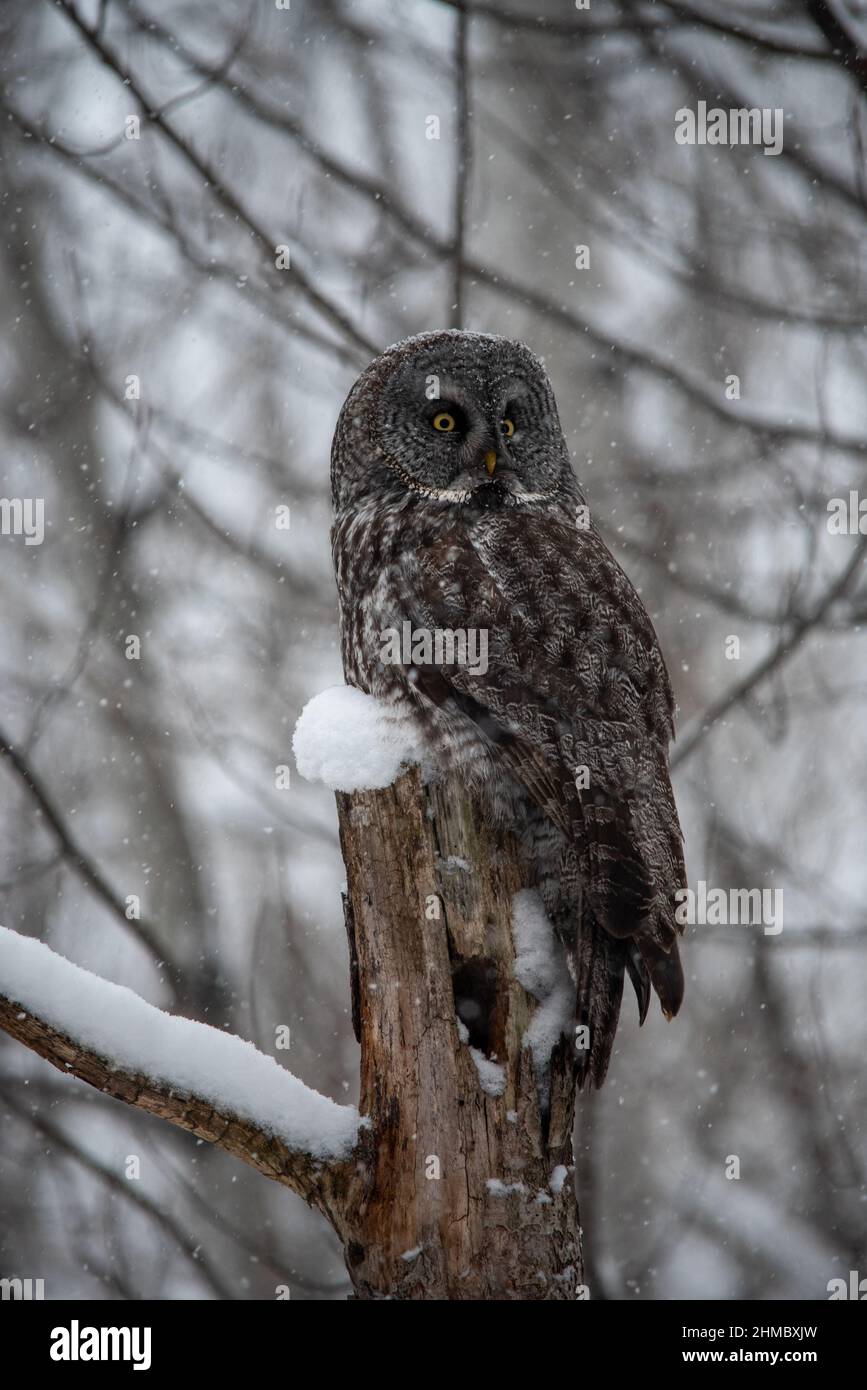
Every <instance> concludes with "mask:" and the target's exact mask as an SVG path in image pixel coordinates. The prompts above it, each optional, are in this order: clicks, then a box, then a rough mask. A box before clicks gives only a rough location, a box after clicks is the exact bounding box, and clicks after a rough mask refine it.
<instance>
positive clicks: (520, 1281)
mask: <svg viewBox="0 0 867 1390" xmlns="http://www.w3.org/2000/svg"><path fill="white" fill-rule="evenodd" d="M337 801H338V812H339V817H340V834H341V844H342V848H343V856H344V860H345V863H346V872H347V887H348V894H347V899H348V900H347V903H346V920H347V930H348V932H349V936H350V958H351V961H352V968H353V975H354V980H353V999H354V1009H353V1015H354V1018H355V1020H356V1024H357V1031H358V1033H359V1039H360V1042H361V1100H360V1110H361V1113H362V1115H364V1116H366V1117H367V1120H368V1127H367V1128H366V1129H365V1130H363V1131H362V1136H361V1143H360V1146H359V1150H358V1152H357V1162H356V1165H355V1170H354V1172H353V1173H352V1174H351V1175H350V1176H349V1178H348V1181H347V1184H346V1187H345V1189H344V1190H343V1191H342V1192H341V1200H340V1210H339V1211H337V1212H333V1213H332V1219H333V1220H334V1223H335V1225H336V1227H337V1229H338V1232H339V1234H340V1235H341V1236H342V1238H343V1240H344V1244H345V1248H346V1255H347V1264H348V1268H349V1271H350V1275H351V1277H352V1280H353V1284H354V1286H355V1290H356V1294H357V1296H358V1297H361V1298H376V1297H391V1298H399V1299H574V1298H575V1297H576V1290H577V1289H578V1286H579V1285H581V1283H582V1262H581V1244H580V1231H579V1226H578V1212H577V1206H576V1202H575V1198H574V1189H573V1181H572V1162H573V1159H572V1119H573V1105H574V1084H573V1070H572V1058H571V1056H570V1055H569V1048H568V1045H567V1043H566V1042H565V1041H564V1042H562V1043H561V1044H560V1045H559V1046H558V1048H557V1049H556V1050H555V1053H554V1055H553V1056H552V1058H551V1066H550V1083H549V1086H548V1087H547V1088H546V1093H547V1094H548V1095H549V1097H550V1106H549V1107H547V1106H546V1107H545V1108H544V1109H543V1107H542V1105H541V1104H540V1092H539V1087H538V1085H537V1077H536V1075H535V1073H534V1065H533V1059H532V1056H531V1054H530V1051H529V1049H528V1048H526V1047H524V1046H523V1038H524V1034H525V1031H526V1028H527V1024H528V1023H529V1021H530V1018H531V1016H532V1013H533V1010H534V1009H535V1008H536V1007H537V1006H536V1002H535V1000H533V999H532V998H531V996H529V995H528V994H527V993H526V992H525V990H524V989H523V988H522V987H521V986H520V985H519V984H518V982H517V980H516V979H515V975H514V968H513V967H514V945H513V940H512V931H511V918H512V900H513V897H514V894H515V893H516V892H517V891H518V890H519V889H520V888H522V887H525V886H526V885H525V883H524V881H523V879H522V876H521V869H520V861H519V856H518V853H517V849H516V846H515V845H514V843H513V842H512V841H511V839H510V837H508V836H504V837H500V839H499V840H498V839H497V838H496V837H495V836H494V835H493V833H492V832H491V831H490V830H489V829H488V827H486V826H485V824H484V823H483V821H482V818H481V816H480V814H479V811H478V808H477V806H476V804H475V802H474V800H473V798H472V797H471V796H470V795H469V794H468V793H467V792H466V790H465V789H464V788H463V787H461V786H460V785H459V784H458V783H457V782H455V781H446V782H443V783H440V784H438V785H435V786H431V787H429V788H426V787H424V786H423V785H422V782H421V777H420V773H419V771H418V769H417V768H416V769H412V770H410V771H409V772H407V773H406V774H405V775H403V776H402V777H401V778H400V779H399V780H398V781H397V782H396V783H395V784H394V785H393V786H391V787H388V788H386V789H385V790H383V791H376V792H356V793H353V794H352V795H344V794H339V795H338V798H337ZM455 983H457V987H458V990H459V993H460V994H461V995H462V996H464V997H467V996H469V997H471V998H474V999H477V1000H478V1004H479V1011H480V1012H479V1020H478V1026H479V1027H480V1028H481V1030H482V1033H483V1034H484V1035H485V1038H484V1051H485V1052H486V1053H487V1055H488V1056H489V1057H491V1058H496V1062H497V1063H498V1064H499V1066H500V1067H501V1068H502V1087H503V1088H502V1094H500V1095H493V1094H490V1093H489V1090H486V1089H484V1088H483V1085H482V1082H481V1079H480V1074H479V1070H478V1067H477V1065H476V1061H475V1060H474V1058H473V1055H472V1053H471V1050H470V1047H469V1045H467V1043H466V1042H464V1041H462V1040H461V1036H460V1029H459V1021H458V1017H457V1015H456V1012H455ZM564 1170H568V1173H566V1172H564Z"/></svg>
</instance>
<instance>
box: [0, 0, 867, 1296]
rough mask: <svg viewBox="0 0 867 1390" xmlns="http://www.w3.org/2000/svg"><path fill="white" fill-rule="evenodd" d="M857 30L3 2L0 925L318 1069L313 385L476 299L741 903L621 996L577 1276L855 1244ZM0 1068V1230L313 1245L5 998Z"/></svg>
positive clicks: (791, 1292)
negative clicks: (529, 410)
mask: <svg viewBox="0 0 867 1390" xmlns="http://www.w3.org/2000/svg"><path fill="white" fill-rule="evenodd" d="M508 16H511V17H508ZM542 20H544V23H543V22H542ZM859 35H860V39H859ZM859 43H860V44H861V45H867V6H864V5H863V4H861V3H855V0H851V3H848V4H847V3H843V0H837V3H836V5H835V6H829V5H825V4H822V3H815V2H814V0H807V2H806V3H771V0H761V2H760V0H754V3H751V4H739V3H737V2H736V0H725V3H724V2H723V0H690V3H666V4H663V3H653V4H642V3H628V0H623V3H616V2H615V0H610V2H609V0H593V2H592V5H591V7H590V9H589V11H587V12H581V11H578V10H577V9H576V8H575V6H573V5H571V4H569V3H566V0H560V3H557V0H533V2H532V3H529V4H528V3H520V4H519V3H518V0H511V7H510V9H509V10H508V11H505V10H504V7H501V6H500V5H493V4H487V3H482V0H478V3H471V4H469V5H464V4H462V3H461V4H459V3H445V2H444V0H400V3H398V0H393V2H392V3H389V0H315V3H314V0H292V3H291V8H290V9H286V10H283V9H278V8H277V7H276V5H275V4H274V3H273V0H253V3H246V4H243V5H236V4H230V3H228V0H222V2H221V3H207V4H206V3H204V0H177V3H174V4H172V5H171V6H166V5H157V4H156V3H154V0H142V3H139V0H130V2H129V3H127V0H111V3H105V0H103V2H102V3H84V0H82V2H81V3H78V4H75V5H73V4H71V3H66V2H65V0H64V3H61V4H60V5H59V6H55V5H54V4H49V3H36V2H33V0H31V2H30V3H25V0H7V3H5V4H4V5H3V7H2V10H0V68H2V77H3V84H2V87H3V94H2V104H0V116H2V121H0V154H2V228H3V236H2V238H0V258H2V269H0V275H2V285H3V290H2V294H0V356H2V371H0V449H2V487H0V492H2V495H3V496H5V497H42V498H44V499H45V517H46V535H45V541H44V544H43V545H41V546H26V545H25V544H24V542H23V539H22V538H21V537H7V536H4V537H0V547H2V565H0V605H2V619H0V621H2V646H0V740H2V744H3V748H2V749H0V751H6V750H8V746H9V745H10V744H12V745H14V747H15V749H16V756H15V758H14V759H13V758H10V757H9V756H8V753H7V756H5V757H0V785H2V802H0V922H2V923H3V925H5V926H7V927H10V928H14V929H15V930H18V931H21V932H25V933H28V934H32V935H35V936H39V937H40V938H42V939H43V940H45V941H47V942H48V943H49V944H50V945H51V946H52V947H54V948H55V949H56V950H58V951H60V952H62V953H64V954H65V955H67V956H69V957H70V958H71V959H73V960H74V961H75V962H77V963H78V964H80V965H83V966H85V967H87V968H89V969H92V970H94V971H96V972H98V973H100V974H102V975H105V976H106V977H108V978H110V979H112V980H114V981H117V982H118V983H122V984H128V985H130V986H131V987H133V988H134V989H136V990H137V991H138V992H140V993H141V994H142V995H143V996H144V997H145V998H146V999H148V1000H150V1001H151V1002H153V1003H156V1004H159V1005H162V1006H164V1007H168V1008H172V1009H175V1010H176V1011H179V1012H182V1013H185V1014H186V1015H188V1016H190V1017H195V1018H201V1019H206V1020H207V1021H209V1022H211V1023H215V1024H216V1025H217V1026H219V1027H223V1026H225V1027H226V1028H228V1029H231V1030H233V1031H236V1032H239V1033H241V1034H242V1035H243V1036H245V1037H248V1038H250V1039H252V1040H253V1041H254V1042H255V1043H256V1044H257V1045H258V1046H259V1047H261V1048H262V1049H263V1050H264V1051H266V1052H271V1053H274V1052H275V1046H274V1039H275V1029H276V1028H277V1027H278V1026H279V1025H288V1026H289V1027H290V1028H291V1050H290V1051H289V1052H288V1053H279V1052H278V1053H276V1054H275V1055H277V1056H278V1058H280V1060H282V1061H284V1062H285V1063H286V1064H287V1065H289V1066H290V1067H291V1068H292V1070H293V1071H294V1072H295V1073H296V1074H297V1075H299V1076H300V1077H301V1078H302V1079H303V1080H304V1081H306V1082H308V1083H309V1084H310V1085H313V1086H315V1087H316V1088H317V1089H319V1090H321V1091H323V1092H325V1093H326V1094H328V1095H330V1096H332V1097H334V1098H335V1099H338V1100H354V1099H355V1098H356V1095H357V1048H356V1044H355V1041H354V1038H353V1035H352V1028H351V1023H350V1016H349V991H348V963H347V952H346V944H345V937H344V931H343V923H342V915H341V903H340V888H341V885H342V881H343V866H342V863H341V859H340V854H339V849H338V844H337V833H336V815H335V810H334V804H333V797H332V795H331V793H329V792H328V791H326V790H325V789H323V788H321V787H313V786H308V785H307V784H305V783H304V782H303V781H302V779H301V778H300V777H299V776H298V775H297V774H296V772H295V770H294V767H293V768H292V775H291V785H290V786H289V787H288V788H285V787H282V788H281V787H278V780H280V779H279V778H278V776H277V774H276V769H278V768H279V767H280V766H282V765H286V764H291V762H292V759H291V753H290V747H291V735H292V729H293V726H294V723H295V720H296V718H297V716H298V714H299V712H300V710H301V708H302V707H303V705H304V704H305V702H306V701H307V700H308V699H309V698H310V697H311V696H312V695H313V694H315V693H316V692H318V691H320V690H321V689H323V688H324V687H326V686H329V685H334V684H338V683H339V682H340V681H341V680H342V672H341V668H340V661H339V654H338V648H337V640H336V638H337V632H336V600H335V593H334V585H333V578H332V573H331V559H330V549H329V539H328V532H329V524H330V516H329V495H328V451H329V445H330V438H331V433H332V431H333V427H334V423H335V420H336V416H337V412H338V410H339V407H340V404H341V402H342V400H343V398H344V396H345V394H346V392H347V390H348V388H349V386H350V385H351V382H352V381H353V379H354V377H355V376H356V375H357V373H358V371H359V370H360V369H361V368H362V367H363V366H364V365H365V364H366V362H367V361H368V360H369V359H370V358H371V357H372V356H373V355H374V354H375V353H376V352H377V351H378V350H379V349H380V348H381V347H383V346H385V345H386V344H387V343H390V342H393V341H394V340H396V339H398V338H400V337H403V336H405V335H406V334H409V333H412V332H417V331H422V330H426V329H431V328H436V327H441V326H444V325H448V324H450V323H458V322H461V323H462V324H463V326H465V327H468V328H473V329H479V330H484V331H490V332H499V333H504V334H507V335H509V336H513V337H519V338H522V339H524V340H525V341H526V342H528V343H529V344H530V345H531V346H532V347H533V348H534V349H535V351H536V352H537V353H539V354H540V355H541V356H543V357H544V359H545V362H546V365H547V367H548V370H549V371H550V374H551V376H552V379H553V381H554V385H555V389H556V392H557V397H558V402H559V406H560V413H561V417H562V421H563V425H564V429H565V431H566V434H567V438H568V439H569V441H570V444H571V447H572V450H573V454H574V459H575V466H576V471H577V473H578V475H579V477H581V478H582V480H583V481H584V483H585V484H586V488H587V491H588V493H589V497H590V501H591V504H592V507H593V511H594V515H595V517H596V519H597V521H598V523H599V525H600V528H601V530H602V532H603V534H604V536H605V537H606V539H607V541H608V543H609V544H610V545H611V546H612V548H613V549H614V551H615V553H616V554H617V556H618V558H619V559H620V560H621V562H622V563H623V564H624V566H625V568H626V569H627V571H628V573H629V574H630V576H631V577H632V578H633V580H634V581H635V582H636V583H637V584H638V585H639V587H640V589H641V592H642V594H643V596H644V599H645V602H646V603H647V605H648V608H649V609H650V611H651V614H652V616H653V619H654V622H655V624H656V627H657V630H658V632H659V634H660V637H661V640H662V644H663V649H664V651H665V653H666V656H667V659H668V663H669V667H670V670H671V673H672V679H673V683H674V687H675V692H676V695H677V699H678V702H679V707H680V714H679V738H678V742H677V744H676V745H675V753H674V768H675V787H676V792H677V797H678V803H679V806H680V810H681V819H682V821H683V825H684V829H685V833H686V844H687V862H688V867H689V874H690V882H691V883H692V885H693V886H695V884H696V883H697V882H698V881H699V880H705V881H706V882H707V883H708V884H710V885H713V886H722V887H724V888H726V889H728V888H762V887H768V888H781V889H783V892H784V905H785V919H784V930H783V931H782V932H781V933H780V934H779V935H764V934H763V933H762V931H761V928H760V927H747V926H737V927H731V926H728V927H726V926H704V927H702V926H697V927H694V928H692V929H689V930H688V939H687V941H686V943H685V947H684V961H685V966H686V972H687V994H686V1001H685V1005H684V1009H683V1011H682V1013H681V1015H680V1017H679V1018H678V1019H677V1021H676V1022H675V1023H674V1024H672V1025H666V1024H665V1022H664V1020H663V1018H662V1016H661V1014H660V1013H659V1011H658V1009H656V1008H654V1009H653V1010H652V1011H651V1015H650V1017H649V1019H648V1022H647V1024H646V1025H645V1028H644V1029H643V1030H642V1031H641V1032H640V1033H639V1031H638V1027H637V1020H636V1018H635V1006H634V1001H633V1000H632V999H631V998H628V999H625V1000H624V1011H623V1021H622V1024H621V1030H620V1033H619V1037H618V1048H617V1052H616V1055H615V1058H614V1061H613V1063H612V1067H611V1071H610V1074H609V1079H608V1081H607V1083H606V1086H605V1088H604V1090H603V1091H602V1092H601V1093H599V1094H598V1095H595V1096H592V1097H590V1098H586V1097H585V1098H581V1099H580V1101H579V1121H578V1148H579V1164H578V1184H579V1198H580V1200H581V1203H582V1208H581V1210H582V1220H583V1225H584V1229H585V1232H586V1253H587V1258H588V1266H589V1268H588V1274H589V1280H588V1282H589V1283H590V1287H591V1290H592V1296H594V1297H608V1298H615V1299H624V1298H648V1299H654V1298H655V1299H659V1298H677V1297H700V1298H721V1299H731V1298H775V1299H776V1298H779V1299H789V1298H825V1297H827V1293H826V1287H827V1283H828V1280H830V1279H831V1278H833V1277H838V1276H841V1275H842V1276H844V1277H845V1276H846V1274H847V1271H848V1270H849V1269H860V1271H861V1272H862V1274H867V1266H865V1258H867V1251H865V1237H864V1230H865V1206H864V1201H865V1176H867V1156H865V1149H864V1135H863V1126H864V1116H865V1113H867V1094H865V1092H867V1080H865V1076H864V1069H863V1065H862V1059H863V1057H864V1054H865V1048H867V1022H865V1011H864V1007H863V993H864V978H865V974H864V968H865V941H867V936H865V931H867V926H865V915H864V907H863V902H864V897H865V892H867V856H865V853H864V796H863V787H864V782H865V774H867V723H865V718H864V713H863V710H864V697H865V660H864V647H863V635H862V629H863V623H864V619H865V616H867V590H865V587H864V581H863V577H862V570H861V560H862V555H863V551H864V548H865V544H867V541H865V538H864V537H863V536H859V535H842V536H841V535H832V534H830V533H829V530H828V525H827V521H828V514H827V506H828V501H829V499H831V498H833V497H840V496H842V497H845V498H848V496H849V492H850V489H859V488H861V489H862V490H863V489H864V487H865V482H864V475H865V462H867V392H865V390H864V379H865V365H867V364H865V358H867V353H865V338H864V326H865V315H867V168H865V148H867V109H865V108H867V102H865V93H867V60H865V57H864V48H863V46H862V47H861V48H860V50H859ZM859 53H860V56H859ZM699 100H707V101H708V104H709V105H718V106H722V107H725V108H729V107H737V106H767V107H771V108H783V109H784V111H785V113H786V114H785V143H784V149H783V152H782V154H781V155H780V156H779V157H771V156H766V155H764V154H763V152H762V149H761V147H744V146H740V147H734V148H727V147H710V146H706V147H687V146H682V145H679V144H677V143H676V142H675V139H674V129H675V112H676V110H677V109H678V108H680V107H682V106H684V105H686V106H690V107H693V108H694V107H695V105H696V103H697V102H698V101H699ZM144 113H148V116H147V117H146V116H145V114H144ZM136 114H137V115H139V116H140V117H141V125H140V138H139V139H135V138H127V136H128V132H129V131H130V130H131V129H133V128H134V123H133V126H130V125H129V123H128V119H127V118H128V117H130V116H132V115H136ZM431 116H437V117H438V119H439V127H440V128H439V138H438V139H431V138H429V134H430V131H431V129H432V128H433V127H432V126H431V124H430V121H429V118H430V117H431ZM579 245H586V246H588V247H589V255H590V264H589V267H588V268H585V269H578V268H576V247H578V246H579ZM280 246H283V247H287V248H288V250H289V258H290V263H291V265H290V268H283V269H278V268H277V266H276V264H275V261H276V259H277V258H278V254H279V253H278V252H277V248H278V247H280ZM283 259H285V255H284V256H283ZM731 374H735V375H737V376H738V377H739V380H740V384H741V387H740V389H741V394H740V399H728V398H727V395H726V378H727V377H730V376H731ZM134 377H137V378H138V380H139V383H140V391H139V399H135V394H134V391H135V387H134V386H133V387H132V388H131V387H130V379H131V378H134ZM286 506H288V507H289V508H290V509H291V527H290V529H289V530H283V529H278V527H277V525H276V524H275V517H276V516H277V510H276V509H278V508H280V507H286ZM130 634H135V635H137V636H139V637H140V639H141V658H140V660H129V659H127V656H126V654H125V653H126V651H127V638H128V637H129V635H130ZM733 635H734V636H737V637H739V639H740V659H739V660H729V659H727V657H726V639H727V638H729V637H731V636H733ZM132 895H135V896H138V897H139V898H140V901H141V920H140V921H134V920H133V921H130V920H128V919H127V917H126V915H125V905H126V902H127V899H128V898H129V897H130V896H132ZM160 961H163V962H165V964H164V965H163V966H160V965H159V962H160ZM0 1115H2V1142H0V1274H2V1275H4V1276H12V1275H18V1276H20V1277H33V1278H37V1277H42V1278H44V1279H45V1280H46V1296H47V1297H49V1298H79V1297H80V1298H84V1297H96V1298H190V1297H197V1298H201V1297H205V1298H209V1297H217V1298H230V1299H246V1298H273V1297H274V1289H275V1286H276V1285H278V1284H280V1283H287V1284H289V1285H290V1287H291V1289H292V1296H293V1297H298V1298H307V1297H309V1298H323V1297H324V1298H328V1297H335V1298H342V1297H344V1296H345V1295H346V1293H347V1291H348V1287H349V1286H348V1280H347V1278H346V1276H345V1274H344V1271H343V1264H342V1260H341V1257H340V1251H339V1248H338V1246H337V1242H336V1240H335V1238H334V1237H333V1236H332V1234H331V1233H330V1231H329V1229H328V1228H327V1227H326V1224H325V1222H324V1220H322V1219H320V1218H319V1217H318V1216H316V1215H315V1214H313V1213H311V1212H310V1211H308V1210H307V1209H306V1208H305V1206H304V1204H303V1203H302V1201H301V1200H300V1199H298V1198H296V1197H294V1196H292V1195H291V1194H289V1193H287V1192H286V1191H285V1189H282V1188H278V1187H277V1186H276V1185H273V1184H269V1183H267V1182H263V1181H262V1180H261V1179H260V1177H259V1175H258V1174H256V1173H254V1172H253V1171H252V1170H249V1169H247V1168H245V1167H242V1166H240V1165H238V1164H237V1163H236V1162H235V1161H233V1160H232V1159H231V1158H230V1157H229V1156H228V1155H226V1154H224V1153H221V1152H216V1151H211V1150H209V1149H208V1148H207V1147H206V1146H204V1145H201V1144H197V1143H196V1141H195V1140H194V1139H192V1138H191V1137H190V1136H188V1135H186V1134H183V1133H181V1132H178V1131H175V1130H173V1129H170V1128H169V1127H168V1126H166V1125H161V1124H159V1123H158V1122H157V1121H156V1120H153V1119H151V1118H149V1117H148V1116H146V1115H144V1114H142V1113H140V1112H137V1111H134V1110H131V1109H127V1108H125V1107H122V1106H120V1105H118V1104H116V1103H115V1102H113V1101H111V1100H107V1099H104V1098H102V1097H101V1096H100V1095H98V1094H97V1093H95V1092H93V1091H92V1090H90V1089H89V1088H87V1087H85V1086H83V1085H80V1084H78V1083H76V1082H73V1081H69V1082H66V1081H64V1078H63V1077H61V1076H59V1075H58V1073H57V1072H56V1071H54V1070H53V1069H52V1068H51V1067H49V1066H48V1064H47V1063H44V1062H42V1061H40V1060H39V1059H38V1058H36V1057H34V1056H33V1055H31V1054H29V1053H27V1052H26V1051H25V1050H24V1049H23V1048H21V1047H19V1046H17V1045H16V1044H15V1043H12V1042H9V1041H7V1040H3V1042H2V1044H0ZM129 1155H138V1156H139V1157H140V1158H141V1165H142V1177H141V1179H140V1180H139V1181H128V1180H127V1179H126V1178H125V1176H124V1166H125V1161H126V1159H127V1157H128V1156H129ZM731 1155H734V1156H737V1157H738V1158H739V1160H740V1178H739V1179H738V1180H737V1181H734V1180H727V1179H726V1177H725V1169H726V1162H727V1159H728V1158H729V1156H731Z"/></svg>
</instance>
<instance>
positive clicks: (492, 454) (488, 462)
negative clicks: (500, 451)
mask: <svg viewBox="0 0 867 1390" xmlns="http://www.w3.org/2000/svg"><path fill="white" fill-rule="evenodd" d="M496 466H497V454H496V450H494V449H489V450H488V452H487V453H486V454H485V467H486V468H487V470H488V477H490V476H491V475H492V474H493V471H494V469H495V468H496Z"/></svg>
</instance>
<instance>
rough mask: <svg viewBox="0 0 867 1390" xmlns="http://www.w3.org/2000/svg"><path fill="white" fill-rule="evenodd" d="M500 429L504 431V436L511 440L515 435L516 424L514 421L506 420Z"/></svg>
mask: <svg viewBox="0 0 867 1390" xmlns="http://www.w3.org/2000/svg"><path fill="white" fill-rule="evenodd" d="M500 428H501V429H502V431H503V434H504V435H505V436H506V438H507V439H511V438H512V435H513V434H514V433H515V422H514V420H509V419H508V418H506V419H505V420H501V421H500Z"/></svg>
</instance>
